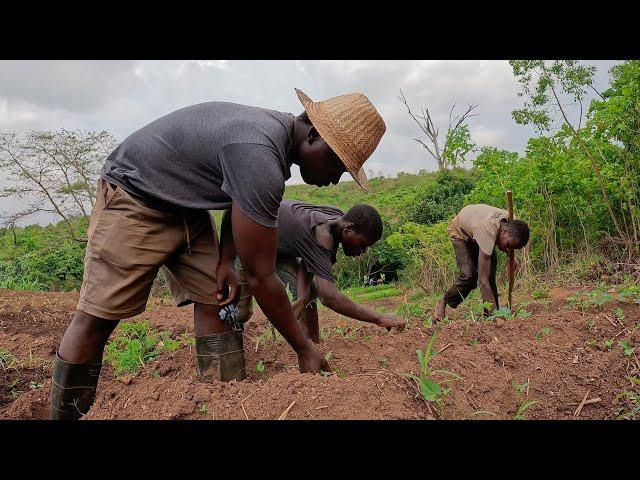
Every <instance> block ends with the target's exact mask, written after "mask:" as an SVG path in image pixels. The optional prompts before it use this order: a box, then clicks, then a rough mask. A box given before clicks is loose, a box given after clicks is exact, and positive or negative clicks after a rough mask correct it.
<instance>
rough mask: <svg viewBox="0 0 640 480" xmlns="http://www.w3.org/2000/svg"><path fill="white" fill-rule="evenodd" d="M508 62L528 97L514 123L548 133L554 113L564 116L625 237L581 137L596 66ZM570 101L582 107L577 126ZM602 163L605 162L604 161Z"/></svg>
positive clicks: (542, 61) (543, 62)
mask: <svg viewBox="0 0 640 480" xmlns="http://www.w3.org/2000/svg"><path fill="white" fill-rule="evenodd" d="M509 63H510V64H511V67H512V69H513V74H514V75H515V76H516V78H517V79H518V81H519V83H520V84H521V87H522V91H521V92H520V93H519V94H518V95H519V96H521V97H525V104H524V108H521V109H517V110H514V111H513V118H514V120H515V121H516V122H517V123H519V124H523V125H526V124H533V125H534V126H535V127H536V128H537V129H538V130H539V131H541V132H542V131H548V130H550V128H551V121H552V120H553V117H552V110H553V109H554V108H557V110H558V111H559V112H560V113H561V116H562V121H563V124H564V125H565V126H566V127H567V128H568V129H569V131H570V132H571V134H572V136H573V138H574V139H575V140H576V141H577V142H578V143H579V145H580V146H581V147H582V150H583V152H584V153H585V155H587V157H588V158H589V160H590V161H591V166H592V168H593V170H594V172H595V174H596V178H597V181H598V186H599V188H600V192H601V194H602V199H603V201H604V203H605V205H606V207H607V210H608V212H609V216H610V218H611V221H612V223H613V225H614V227H615V229H616V232H617V234H618V236H619V237H620V238H623V239H624V238H626V235H625V233H624V231H623V230H622V227H621V226H620V222H619V221H618V218H617V217H616V215H615V213H614V210H613V207H612V203H611V200H610V198H609V195H608V193H607V189H606V186H605V180H604V179H603V178H602V173H601V169H600V165H599V164H598V162H597V161H596V158H595V156H594V155H593V153H592V152H591V149H590V148H589V145H588V144H587V142H586V141H585V139H584V138H583V136H582V135H581V133H582V132H581V128H580V127H581V124H582V117H583V114H582V113H583V106H582V101H583V100H584V98H585V96H586V93H587V89H588V88H593V85H592V83H593V75H594V73H595V67H593V66H587V65H582V64H580V63H579V62H578V61H577V60H554V61H545V60H513V61H510V62H509ZM567 101H568V102H573V103H574V104H578V105H579V107H580V116H579V119H578V123H577V125H576V122H575V121H573V122H572V121H571V120H570V119H569V116H568V112H567V109H566V103H565V102H567ZM601 157H602V155H601ZM602 160H605V161H606V159H604V158H602Z"/></svg>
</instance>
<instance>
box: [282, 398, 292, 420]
mask: <svg viewBox="0 0 640 480" xmlns="http://www.w3.org/2000/svg"><path fill="white" fill-rule="evenodd" d="M295 404H296V401H295V400H294V401H293V402H291V405H289V406H288V407H287V409H286V410H285V411H284V412H282V415H280V416H279V417H278V420H284V419H285V418H287V415H288V414H289V411H290V410H291V409H292V408H293V406H294V405H295Z"/></svg>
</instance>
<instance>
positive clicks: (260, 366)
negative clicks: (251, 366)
mask: <svg viewBox="0 0 640 480" xmlns="http://www.w3.org/2000/svg"><path fill="white" fill-rule="evenodd" d="M264 370H265V367H264V362H263V361H262V360H260V361H259V362H258V363H256V372H258V373H264Z"/></svg>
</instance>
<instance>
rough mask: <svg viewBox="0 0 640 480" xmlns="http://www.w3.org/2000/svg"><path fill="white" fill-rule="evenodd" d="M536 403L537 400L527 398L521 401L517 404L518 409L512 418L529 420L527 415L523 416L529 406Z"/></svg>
mask: <svg viewBox="0 0 640 480" xmlns="http://www.w3.org/2000/svg"><path fill="white" fill-rule="evenodd" d="M536 403H538V401H537V400H527V401H525V402H522V403H521V404H520V405H519V406H518V411H517V412H516V415H515V416H514V417H513V419H514V420H529V419H528V418H527V417H525V416H524V414H525V412H526V411H527V410H529V408H530V407H531V406H533V405H535V404H536Z"/></svg>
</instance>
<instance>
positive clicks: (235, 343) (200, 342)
mask: <svg viewBox="0 0 640 480" xmlns="http://www.w3.org/2000/svg"><path fill="white" fill-rule="evenodd" d="M196 358H197V359H198V373H199V374H200V380H202V381H203V382H208V383H211V382H213V381H214V380H220V381H223V382H228V381H230V380H244V379H245V378H246V372H245V367H244V348H243V342H242V331H234V330H231V331H230V332H225V333H218V334H214V335H207V336H203V337H196Z"/></svg>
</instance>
